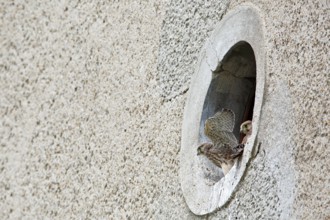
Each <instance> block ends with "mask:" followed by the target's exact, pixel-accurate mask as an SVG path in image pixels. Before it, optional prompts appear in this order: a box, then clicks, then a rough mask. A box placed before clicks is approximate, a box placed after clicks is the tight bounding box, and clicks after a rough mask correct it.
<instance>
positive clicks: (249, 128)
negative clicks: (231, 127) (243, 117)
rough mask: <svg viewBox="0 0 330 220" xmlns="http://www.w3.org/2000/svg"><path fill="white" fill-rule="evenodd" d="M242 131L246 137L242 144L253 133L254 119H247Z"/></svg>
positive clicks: (242, 125) (241, 127) (241, 128)
mask: <svg viewBox="0 0 330 220" xmlns="http://www.w3.org/2000/svg"><path fill="white" fill-rule="evenodd" d="M240 132H241V133H243V134H245V137H244V138H243V140H242V144H246V142H247V140H248V138H249V137H250V136H251V134H252V121H245V122H243V123H242V124H241V126H240Z"/></svg>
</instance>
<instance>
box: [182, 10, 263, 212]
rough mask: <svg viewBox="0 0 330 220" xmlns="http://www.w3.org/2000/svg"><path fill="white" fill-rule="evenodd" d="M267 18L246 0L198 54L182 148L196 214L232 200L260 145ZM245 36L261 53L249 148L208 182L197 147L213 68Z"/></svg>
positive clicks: (185, 185) (187, 193)
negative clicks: (264, 20)
mask: <svg viewBox="0 0 330 220" xmlns="http://www.w3.org/2000/svg"><path fill="white" fill-rule="evenodd" d="M263 27H264V25H263V21H262V19H261V18H260V16H259V11H258V9H257V8H255V7H254V6H253V5H251V4H248V5H242V6H239V7H237V8H235V9H234V10H232V11H230V12H229V13H227V15H226V16H225V17H224V18H223V19H222V20H221V22H220V23H219V24H218V25H217V26H216V28H215V30H214V32H213V34H212V36H211V37H210V39H209V40H208V41H207V42H206V44H205V45H204V47H203V48H202V51H201V53H200V56H199V62H198V65H197V69H196V71H195V74H194V76H193V78H192V82H191V85H190V89H189V92H188V99H187V102H186V106H185V110H184V117H183V124H182V140H181V151H180V180H181V187H182V191H183V195H184V197H185V200H186V203H187V205H188V207H189V208H190V210H191V211H192V212H193V213H194V214H196V215H204V214H207V213H211V212H214V211H215V210H217V209H219V208H221V207H222V206H224V205H225V204H226V203H227V202H229V201H230V198H231V196H232V194H233V193H234V192H235V191H236V190H237V188H236V187H237V185H238V183H239V182H240V180H241V179H242V177H243V175H244V174H245V170H246V168H247V166H248V163H249V161H250V159H251V156H252V154H253V153H254V150H255V148H256V145H258V143H257V140H256V139H257V138H256V137H257V134H258V127H259V119H260V114H261V107H262V101H263V94H264V85H265V68H266V65H265V49H264V34H263V33H264V32H263V31H264V30H263ZM240 41H245V42H247V43H249V44H250V45H251V47H252V49H253V51H254V54H255V59H256V69H257V71H256V72H257V73H256V82H257V84H256V93H255V95H256V96H255V104H254V111H253V133H252V135H251V138H250V139H249V142H248V143H247V145H246V146H245V150H244V154H243V156H242V158H241V160H239V161H238V162H237V163H236V164H235V165H234V167H233V168H232V169H231V170H230V172H229V173H228V174H227V175H226V176H225V177H224V178H222V179H220V180H219V181H218V182H217V183H215V184H208V183H207V182H206V180H205V177H204V176H203V172H202V170H201V168H200V167H199V166H198V164H199V163H198V159H199V158H198V157H197V155H196V149H197V147H198V145H199V144H200V143H199V126H200V119H201V115H202V111H203V104H204V100H205V97H206V94H207V91H208V88H209V85H210V83H211V80H212V71H214V70H215V69H216V67H217V66H218V64H219V62H220V61H221V60H222V59H223V57H224V56H225V55H226V53H227V52H228V51H229V50H230V48H231V47H233V46H234V45H235V44H236V43H238V42H240Z"/></svg>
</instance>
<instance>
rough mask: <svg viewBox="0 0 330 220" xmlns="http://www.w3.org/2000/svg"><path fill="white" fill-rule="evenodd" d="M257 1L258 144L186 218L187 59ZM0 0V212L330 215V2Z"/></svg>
mask: <svg viewBox="0 0 330 220" xmlns="http://www.w3.org/2000/svg"><path fill="white" fill-rule="evenodd" d="M251 3H253V7H256V8H258V10H259V12H260V16H261V18H262V20H263V21H264V27H265V32H264V33H265V50H266V57H265V59H266V61H265V63H266V80H265V90H264V100H263V103H264V104H263V106H262V109H261V115H260V125H259V133H258V135H257V139H258V141H259V142H260V143H261V145H260V149H259V153H258V154H257V155H256V156H255V158H253V160H252V161H251V163H250V164H249V166H248V168H247V172H246V174H245V176H244V177H243V179H242V181H241V182H240V184H239V185H238V187H237V191H236V193H234V194H233V196H232V198H231V200H230V202H229V203H228V204H227V205H226V206H224V207H222V208H221V209H220V210H218V211H217V212H214V213H211V214H207V215H204V216H195V215H194V214H193V213H192V212H191V211H190V210H189V208H188V206H187V205H186V201H185V199H184V197H183V193H182V190H181V185H180V179H179V151H180V141H181V127H182V118H183V109H184V106H185V102H186V100H187V97H188V96H187V91H188V88H189V85H190V81H191V78H192V77H193V73H194V71H195V69H196V68H197V63H198V62H197V61H198V60H197V57H198V55H199V52H200V51H201V49H202V47H203V45H204V43H205V42H206V41H207V39H208V38H209V37H210V36H211V33H212V31H213V30H214V28H215V26H216V24H217V23H218V22H219V21H220V20H221V18H222V17H223V16H224V14H226V13H228V11H231V10H233V9H234V8H236V7H238V6H241V5H243V4H251ZM251 3H246V2H245V1H240V0H235V1H229V0H227V1H215V0H214V1H207V2H206V1H201V0H196V1H174V0H173V1H167V2H165V1H138V0H137V1H109V2H105V1H67V2H66V1H61V2H55V1H48V2H45V1H29V2H23V1H2V2H1V3H0V5H1V6H0V13H1V19H0V27H1V33H0V44H1V48H0V69H1V72H0V218H1V219H21V218H24V219H89V218H91V219H329V218H330V210H329V208H328V207H329V205H330V187H329V186H330V176H329V175H327V174H328V173H329V172H330V167H329V166H330V163H329V159H328V158H329V157H330V148H329V147H328V142H329V134H330V127H329V122H330V116H329V110H328V108H329V105H330V99H329V97H330V91H329V87H330V82H329V81H330V79H329V78H330V77H329V58H328V57H329V37H330V33H329V30H330V29H329V24H330V22H329V2H328V1H325V0H319V1H311V0H309V1H308V0H306V1H286V0H280V1H271V0H266V1H264V0H263V1H261V0H253V1H251Z"/></svg>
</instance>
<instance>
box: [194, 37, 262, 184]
mask: <svg viewBox="0 0 330 220" xmlns="http://www.w3.org/2000/svg"><path fill="white" fill-rule="evenodd" d="M255 85H256V61H255V56H254V52H253V49H252V47H251V46H250V44H248V43H247V42H244V41H242V42H238V43H237V44H235V45H234V46H233V47H232V48H230V50H229V51H228V52H227V53H226V54H225V56H224V58H223V59H222V60H221V61H220V62H219V64H218V66H217V68H216V70H215V71H212V80H211V83H210V86H209V88H208V91H207V94H206V97H205V101H204V105H203V111H202V116H201V122H200V126H199V137H200V138H199V142H200V143H204V142H210V140H208V138H207V137H206V136H205V134H204V125H205V121H206V119H208V118H209V117H212V116H213V115H214V114H215V113H216V112H218V111H221V110H222V109H223V108H226V109H231V110H232V111H233V112H234V113H235V127H234V134H235V136H236V139H237V140H238V141H239V142H241V140H242V139H243V136H242V135H240V133H239V129H240V124H241V123H242V122H244V121H246V120H252V114H253V106H254V97H255ZM200 162H201V166H203V167H205V169H204V174H205V178H209V180H210V182H212V181H215V182H217V181H219V180H220V179H221V178H222V177H223V174H222V173H221V172H220V171H219V168H218V167H215V166H214V165H213V164H212V163H211V162H210V161H209V160H208V159H206V158H205V157H202V156H201V157H200Z"/></svg>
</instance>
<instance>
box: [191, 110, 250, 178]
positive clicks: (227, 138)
mask: <svg viewBox="0 0 330 220" xmlns="http://www.w3.org/2000/svg"><path fill="white" fill-rule="evenodd" d="M234 125H235V114H234V112H233V111H231V110H229V109H222V111H219V112H217V113H216V114H215V115H214V116H213V117H210V118H208V119H207V120H206V121H205V127H204V133H205V135H206V136H207V137H209V138H210V139H211V141H212V142H213V143H204V144H202V145H200V146H199V147H198V149H197V155H200V154H203V155H205V156H206V157H207V158H208V159H209V160H211V161H212V162H213V163H214V164H215V165H216V166H218V167H221V168H222V171H223V173H224V174H225V175H226V174H227V173H228V172H229V170H230V169H231V168H232V166H233V165H234V162H235V158H236V157H238V156H239V155H241V154H242V152H243V149H244V145H239V144H238V142H237V139H236V137H235V135H234V134H233V130H234Z"/></svg>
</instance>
